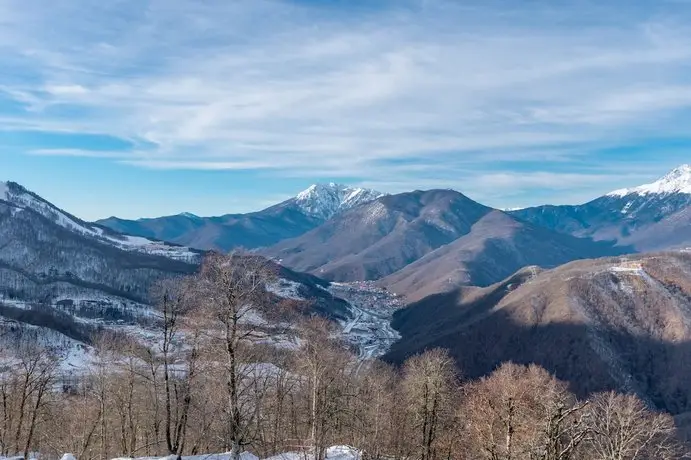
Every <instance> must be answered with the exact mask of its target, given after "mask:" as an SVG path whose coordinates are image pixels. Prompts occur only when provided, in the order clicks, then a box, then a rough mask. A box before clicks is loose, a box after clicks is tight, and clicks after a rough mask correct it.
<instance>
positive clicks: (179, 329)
mask: <svg viewBox="0 0 691 460" xmlns="http://www.w3.org/2000/svg"><path fill="white" fill-rule="evenodd" d="M275 277H276V274H275V272H274V270H273V269H272V268H271V266H270V265H269V264H267V263H266V262H265V261H264V260H263V259H261V258H258V257H254V256H252V255H247V254H241V253H233V254H230V255H212V256H210V257H209V259H207V260H206V262H205V263H204V265H203V267H202V269H201V270H200V272H199V274H197V275H195V276H191V277H186V278H181V279H179V280H175V281H174V282H167V283H164V284H161V285H159V286H157V288H156V290H155V292H154V298H155V299H156V303H157V305H158V313H159V315H158V322H159V323H160V324H159V328H158V331H159V332H158V337H157V340H156V345H155V346H154V347H153V348H151V347H144V346H142V345H141V344H139V343H136V342H134V341H131V340H128V339H125V338H122V337H120V336H117V335H112V334H111V335H102V336H101V337H100V338H99V339H98V340H96V341H95V348H96V354H95V358H94V363H93V365H92V366H91V367H90V370H89V371H88V372H85V373H84V374H80V375H78V376H66V375H64V374H62V373H61V372H60V371H59V370H58V369H59V366H58V364H59V363H58V361H57V360H56V359H55V357H53V356H51V355H50V354H49V353H47V351H46V350H42V349H39V348H36V347H31V346H27V347H23V348H20V349H19V350H18V351H16V352H15V351H13V352H12V353H5V354H4V355H3V354H2V350H0V363H1V365H0V456H5V455H16V454H18V455H24V456H28V455H29V453H30V452H40V453H41V454H42V455H43V456H44V458H48V459H50V458H59V457H60V456H61V455H62V454H63V453H65V452H72V453H74V454H75V455H76V456H77V458H79V459H80V460H82V459H99V460H105V459H108V458H113V457H122V456H129V457H137V456H154V455H174V456H182V455H193V454H202V453H209V452H227V451H229V452H231V453H232V455H233V456H235V457H236V458H237V457H238V456H239V455H240V453H241V452H243V451H245V450H249V451H252V452H253V453H255V454H257V455H259V456H260V457H267V456H270V455H274V454H277V453H281V452H288V451H299V452H304V453H305V458H309V459H313V460H321V459H323V458H324V456H325V450H326V447H328V446H332V445H353V446H356V447H358V448H360V449H362V451H363V453H364V457H365V458H367V459H408V460H412V459H418V460H442V459H444V460H450V459H469V460H482V459H487V460H523V459H527V460H586V459H587V460H591V459H592V460H643V459H645V460H653V459H663V460H664V459H680V458H691V456H689V450H688V448H687V447H686V446H684V445H683V444H681V443H680V442H679V441H678V440H677V438H676V433H675V427H674V423H673V421H672V419H671V417H670V416H669V415H666V414H662V413H657V412H655V411H652V410H650V409H649V408H648V407H646V405H645V404H644V403H643V402H642V401H641V400H639V399H638V398H636V397H635V396H633V395H622V394H616V393H606V394H598V395H596V396H594V397H592V398H590V399H589V400H578V399H577V398H576V397H575V396H574V395H573V394H572V393H571V392H570V391H569V389H568V387H567V386H566V385H565V384H564V383H562V382H560V381H558V380H557V379H556V378H554V377H553V376H552V375H550V374H549V373H548V372H547V371H545V370H544V369H542V368H540V367H538V366H535V365H530V366H523V365H517V364H512V363H504V364H502V365H501V366H499V367H498V368H497V369H496V370H495V371H494V372H493V373H492V374H491V375H488V376H486V377H484V378H482V379H479V380H474V381H466V380H463V378H462V372H461V371H462V370H459V369H457V368H456V364H455V363H456V361H455V360H454V359H452V357H451V356H450V355H449V354H448V353H447V352H446V351H444V350H440V349H433V350H428V351H425V352H423V353H421V354H419V355H416V356H413V357H411V358H409V359H408V361H407V362H406V363H405V364H404V365H403V366H402V367H401V368H393V367H390V366H388V365H386V364H384V363H381V362H377V361H369V362H359V361H358V360H357V358H356V357H355V356H354V355H353V354H352V353H351V352H350V351H348V349H347V348H346V347H345V346H344V345H343V344H342V343H341V342H340V341H339V339H338V334H337V333H336V329H335V328H334V326H333V324H332V323H330V322H328V321H327V320H324V319H321V318H318V317H312V318H308V317H302V319H301V320H300V321H294V322H292V323H291V324H286V325H284V333H286V334H290V335H291V339H292V341H291V343H293V344H296V345H294V346H293V347H284V348H281V347H273V346H267V345H266V344H265V340H264V339H266V336H267V334H270V333H271V329H270V328H269V326H268V325H269V324H271V322H272V321H273V317H272V315H273V314H274V313H276V309H277V308H279V306H277V305H276V304H275V301H273V300H272V297H271V296H270V295H268V293H267V286H268V285H269V284H270V283H272V282H274V280H275Z"/></svg>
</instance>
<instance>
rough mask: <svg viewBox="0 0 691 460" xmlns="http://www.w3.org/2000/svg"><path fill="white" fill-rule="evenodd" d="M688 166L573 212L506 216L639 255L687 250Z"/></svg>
mask: <svg viewBox="0 0 691 460" xmlns="http://www.w3.org/2000/svg"><path fill="white" fill-rule="evenodd" d="M690 206H691V166H690V165H682V166H680V167H679V168H676V169H674V170H672V171H671V172H670V173H668V174H667V175H665V176H664V177H662V178H661V179H659V180H657V181H655V182H653V183H651V184H646V185H641V186H639V187H634V188H630V189H622V190H615V191H613V192H611V193H608V194H607V195H605V196H602V197H600V198H597V199H595V200H593V201H590V202H588V203H585V204H582V205H576V206H537V207H532V208H526V209H520V210H516V211H511V212H509V214H511V215H513V216H516V217H518V218H520V219H523V220H526V221H529V222H532V223H534V224H536V225H540V226H543V227H546V228H549V229H552V230H555V231H558V232H562V233H568V234H570V235H574V236H578V237H590V238H593V239H595V240H611V241H616V242H617V244H619V245H622V246H625V245H631V246H633V247H634V248H635V249H636V250H638V251H652V250H664V249H674V248H684V247H688V246H691V210H690Z"/></svg>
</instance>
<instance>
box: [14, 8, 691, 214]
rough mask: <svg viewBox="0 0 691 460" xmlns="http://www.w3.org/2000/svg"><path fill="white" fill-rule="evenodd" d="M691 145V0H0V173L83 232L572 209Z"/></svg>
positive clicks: (672, 162)
mask: <svg viewBox="0 0 691 460" xmlns="http://www.w3.org/2000/svg"><path fill="white" fill-rule="evenodd" d="M690 147H691V2H690V1H688V0H654V1H653V0H650V1H645V0H625V1H624V0H612V1H609V2H602V1H587V0H569V1H559V0H544V1H539V0H521V1H518V0H513V1H509V0H504V1H495V0H466V1H445V0H410V1H409V0H388V1H387V0H381V1H380V0H320V1H318V0H247V1H243V0H110V1H103V2H97V1H93V0H62V1H59V2H55V1H53V0H0V161H1V162H0V171H1V174H0V179H2V180H11V181H15V182H19V183H20V184H22V185H24V186H26V187H27V188H29V189H31V190H33V191H34V192H36V193H38V194H40V195H41V196H43V197H44V198H46V199H48V200H49V201H51V202H53V203H55V204H56V205H58V206H60V207H62V208H64V209H66V210H68V211H70V212H71V213H73V214H75V215H78V216H80V217H82V218H85V219H98V218H103V217H108V216H111V215H117V216H120V217H124V218H137V217H144V216H159V215H169V214H176V213H180V212H192V213H195V214H198V215H220V214H225V213H230V212H245V211H251V210H258V209H261V208H263V207H266V206H268V205H270V204H272V203H275V202H278V201H281V200H283V199H285V198H287V197H289V196H292V195H295V194H296V193H297V192H299V191H300V190H302V189H305V188H307V187H308V186H309V185H310V184H311V183H315V182H331V181H334V182H339V183H346V184H351V185H354V186H365V187H371V188H374V189H377V190H380V191H382V192H388V193H398V192H404V191H410V190H415V189H431V188H453V189H456V190H459V191H461V192H463V193H465V194H466V195H468V196H470V197H471V198H473V199H475V200H477V201H480V202H482V203H484V204H487V205H491V206H494V207H499V208H506V207H523V206H528V205H538V204H544V203H553V204H562V203H580V202H585V201H587V200H589V199H592V198H595V197H597V196H599V195H602V194H604V193H606V192H609V191H611V190H614V189H618V188H622V187H628V186H634V185H638V184H641V183H645V182H651V181H653V180H655V179H656V178H657V177H659V176H661V175H663V174H664V173H665V172H666V171H667V170H669V169H672V168H673V167H675V166H678V165H679V164H682V163H688V162H691V155H690V154H689V152H691V149H690Z"/></svg>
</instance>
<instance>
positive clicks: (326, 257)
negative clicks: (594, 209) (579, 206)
mask: <svg viewBox="0 0 691 460" xmlns="http://www.w3.org/2000/svg"><path fill="white" fill-rule="evenodd" d="M622 252H625V251H624V250H623V249H622V248H613V247H612V245H611V244H608V243H596V242H593V241H592V240H590V239H580V238H576V237H573V236H570V235H564V234H560V233H557V232H554V231H552V230H548V229H544V228H541V227H538V226H535V225H531V224H528V223H524V222H521V221H519V220H517V219H516V218H514V217H512V216H509V215H508V214H505V213H503V212H502V211H498V210H495V209H492V208H489V207H487V206H484V205H481V204H479V203H477V202H475V201H473V200H471V199H470V198H468V197H466V196H464V195H462V194H461V193H459V192H456V191H453V190H430V191H415V192H410V193H402V194H399V195H390V196H386V197H383V198H379V199H377V200H375V201H372V202H370V203H367V204H364V205H362V206H360V207H358V208H355V209H353V210H351V211H348V212H345V213H342V214H340V215H338V216H336V217H334V218H333V219H331V220H329V221H328V222H326V223H325V224H323V225H321V226H320V227H318V228H316V229H314V230H311V231H309V232H307V233H305V234H304V235H302V236H300V237H298V238H295V239H290V240H286V241H283V242H281V243H278V244H277V245H275V246H273V247H270V248H267V249H265V250H262V251H261V253H262V254H264V255H267V256H270V257H273V258H275V259H276V260H278V261H279V262H280V263H282V264H284V265H286V266H289V267H292V268H294V269H296V270H299V271H306V272H309V273H314V274H316V275H317V276H320V277H323V278H326V279H329V280H335V281H362V280H382V281H381V283H382V284H383V285H384V286H387V287H389V288H390V289H392V290H393V291H394V292H396V293H398V294H402V295H405V296H407V297H408V298H409V299H415V298H420V297H422V296H424V295H425V294H431V293H434V292H438V291H437V290H447V289H453V288H454V287H457V286H459V285H463V284H479V285H488V284H492V283H494V282H496V281H499V280H501V279H502V278H504V277H506V276H508V275H509V274H511V273H513V272H514V271H516V270H517V269H519V268H521V267H523V266H525V265H532V264H537V265H543V266H546V267H554V266H556V265H559V264H561V263H564V262H568V261H571V260H574V259H578V258H586V257H600V256H604V255H613V254H620V253H622Z"/></svg>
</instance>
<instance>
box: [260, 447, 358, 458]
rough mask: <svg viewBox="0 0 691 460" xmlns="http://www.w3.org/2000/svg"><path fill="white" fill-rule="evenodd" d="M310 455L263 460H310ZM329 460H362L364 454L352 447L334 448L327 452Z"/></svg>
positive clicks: (291, 453) (279, 456) (283, 455)
mask: <svg viewBox="0 0 691 460" xmlns="http://www.w3.org/2000/svg"><path fill="white" fill-rule="evenodd" d="M310 458H312V457H310V455H309V454H305V453H299V452H287V453H285V454H279V455H274V456H273V457H269V458H267V459H263V460H309V459H310ZM326 458H327V459H328V460H360V459H361V458H362V454H361V453H360V451H358V450H357V449H355V448H353V447H350V446H334V447H330V448H328V449H327V450H326Z"/></svg>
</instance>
